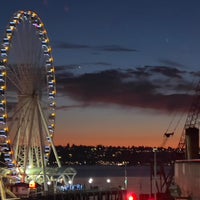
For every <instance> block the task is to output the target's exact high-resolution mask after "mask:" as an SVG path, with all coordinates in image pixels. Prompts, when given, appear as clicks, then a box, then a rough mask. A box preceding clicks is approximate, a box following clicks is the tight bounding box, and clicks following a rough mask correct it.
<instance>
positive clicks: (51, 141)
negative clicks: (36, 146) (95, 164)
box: [38, 102, 68, 185]
mask: <svg viewBox="0 0 200 200" xmlns="http://www.w3.org/2000/svg"><path fill="white" fill-rule="evenodd" d="M38 108H39V112H40V116H41V118H42V122H43V125H44V127H45V130H46V132H47V135H48V137H49V138H50V143H51V148H52V150H53V153H54V156H55V158H56V162H57V164H58V167H61V163H60V160H59V158H58V154H57V151H56V148H55V146H54V143H53V140H52V138H51V136H50V134H49V129H48V127H47V123H46V121H45V118H44V115H43V112H42V109H41V106H40V103H39V102H38ZM63 179H64V183H65V184H66V185H67V184H68V182H67V180H66V177H65V176H63Z"/></svg>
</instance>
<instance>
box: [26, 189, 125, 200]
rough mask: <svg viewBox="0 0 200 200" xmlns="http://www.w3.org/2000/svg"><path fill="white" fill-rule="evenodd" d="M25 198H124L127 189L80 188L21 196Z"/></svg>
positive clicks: (63, 199) (122, 199)
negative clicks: (77, 189)
mask: <svg viewBox="0 0 200 200" xmlns="http://www.w3.org/2000/svg"><path fill="white" fill-rule="evenodd" d="M23 199H25V200H35V199H38V200H126V199H127V191H126V190H120V189H109V190H81V191H67V192H63V193H49V194H46V195H40V196H38V195H34V196H32V197H28V198H23Z"/></svg>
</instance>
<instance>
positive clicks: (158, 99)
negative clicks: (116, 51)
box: [57, 66, 191, 111]
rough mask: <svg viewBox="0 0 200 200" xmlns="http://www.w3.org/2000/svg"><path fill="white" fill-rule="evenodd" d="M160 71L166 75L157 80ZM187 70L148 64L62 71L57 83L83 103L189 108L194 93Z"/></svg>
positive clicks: (152, 107) (170, 109)
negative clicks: (72, 72)
mask: <svg viewBox="0 0 200 200" xmlns="http://www.w3.org/2000/svg"><path fill="white" fill-rule="evenodd" d="M158 73H161V74H162V75H163V77H162V78H160V79H159V77H157V79H156V81H155V78H153V77H154V76H157V74H158ZM185 73H186V72H184V71H180V70H178V69H176V68H174V69H172V68H171V67H160V66H158V67H156V66H153V67H150V66H146V67H141V68H136V69H127V70H105V71H100V72H97V73H88V74H82V75H80V76H69V75H67V74H66V76H65V74H62V76H58V79H57V82H58V84H61V85H62V88H61V90H60V91H59V92H60V93H62V94H63V95H67V96H70V98H72V99H74V100H76V101H79V102H80V103H81V104H82V105H87V106H88V105H94V104H108V105H111V104H115V105H119V106H123V107H139V108H148V109H155V110H162V111H173V110H179V111H185V107H186V106H187V105H188V102H190V101H191V95H189V94H188V91H187V90H189V89H191V88H189V87H187V86H188V85H187V81H186V80H185V79H184V76H183V75H184V74H185ZM169 78H170V83H169ZM177 78H178V79H179V82H177ZM180 88H181V89H182V92H181V90H180ZM178 89H179V90H178Z"/></svg>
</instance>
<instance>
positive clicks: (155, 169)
mask: <svg viewBox="0 0 200 200" xmlns="http://www.w3.org/2000/svg"><path fill="white" fill-rule="evenodd" d="M157 150H158V149H157V148H155V147H154V148H153V152H154V199H155V200H157V196H156V180H157V160H156V152H157Z"/></svg>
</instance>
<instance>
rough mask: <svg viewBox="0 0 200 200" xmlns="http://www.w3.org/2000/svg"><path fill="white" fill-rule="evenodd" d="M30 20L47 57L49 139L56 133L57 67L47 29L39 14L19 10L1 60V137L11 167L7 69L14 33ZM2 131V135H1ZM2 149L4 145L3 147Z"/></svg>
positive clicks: (5, 42) (4, 44)
mask: <svg viewBox="0 0 200 200" xmlns="http://www.w3.org/2000/svg"><path fill="white" fill-rule="evenodd" d="M27 20H28V21H29V23H30V24H31V25H32V26H33V27H34V28H35V31H36V35H37V36H38V38H39V39H40V41H41V48H42V50H43V56H44V58H45V69H46V83H47V94H48V97H47V98H48V105H47V106H48V109H49V110H50V116H49V117H52V119H53V120H52V121H51V123H50V122H48V126H47V127H46V129H47V131H48V133H50V134H49V138H46V139H47V140H51V137H52V136H53V134H54V129H55V106H56V102H55V94H56V81H55V69H54V66H53V57H52V54H51V51H52V49H51V46H50V42H49V38H48V35H47V31H46V29H45V27H44V24H43V22H42V21H41V19H40V18H39V16H38V15H37V14H36V13H35V12H33V11H27V12H26V11H18V12H16V13H15V14H14V16H13V18H12V19H11V20H10V22H9V24H8V26H7V28H6V34H5V36H4V38H3V43H2V48H1V62H0V72H1V73H0V80H3V81H4V83H5V84H3V85H1V87H0V92H2V94H1V99H0V100H1V101H0V108H4V112H1V114H0V120H1V119H2V121H3V122H5V123H4V124H3V126H2V127H3V129H0V138H1V137H3V138H4V140H5V144H6V145H7V146H6V145H5V147H4V148H7V149H6V151H7V152H8V150H9V153H8V154H10V157H7V160H6V162H7V164H8V166H9V167H13V166H14V165H15V161H13V160H12V152H11V148H10V144H9V136H8V132H9V130H8V128H9V127H8V126H7V119H8V114H7V107H6V105H7V98H6V95H5V93H6V91H7V90H6V89H7V88H6V70H7V67H8V63H9V55H8V54H9V52H10V48H11V43H12V39H13V34H14V32H15V30H16V29H17V27H18V25H19V24H21V23H23V21H27ZM1 132H2V135H1ZM1 149H2V147H1ZM48 154H49V151H47V150H46V149H45V155H46V156H47V155H48Z"/></svg>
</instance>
